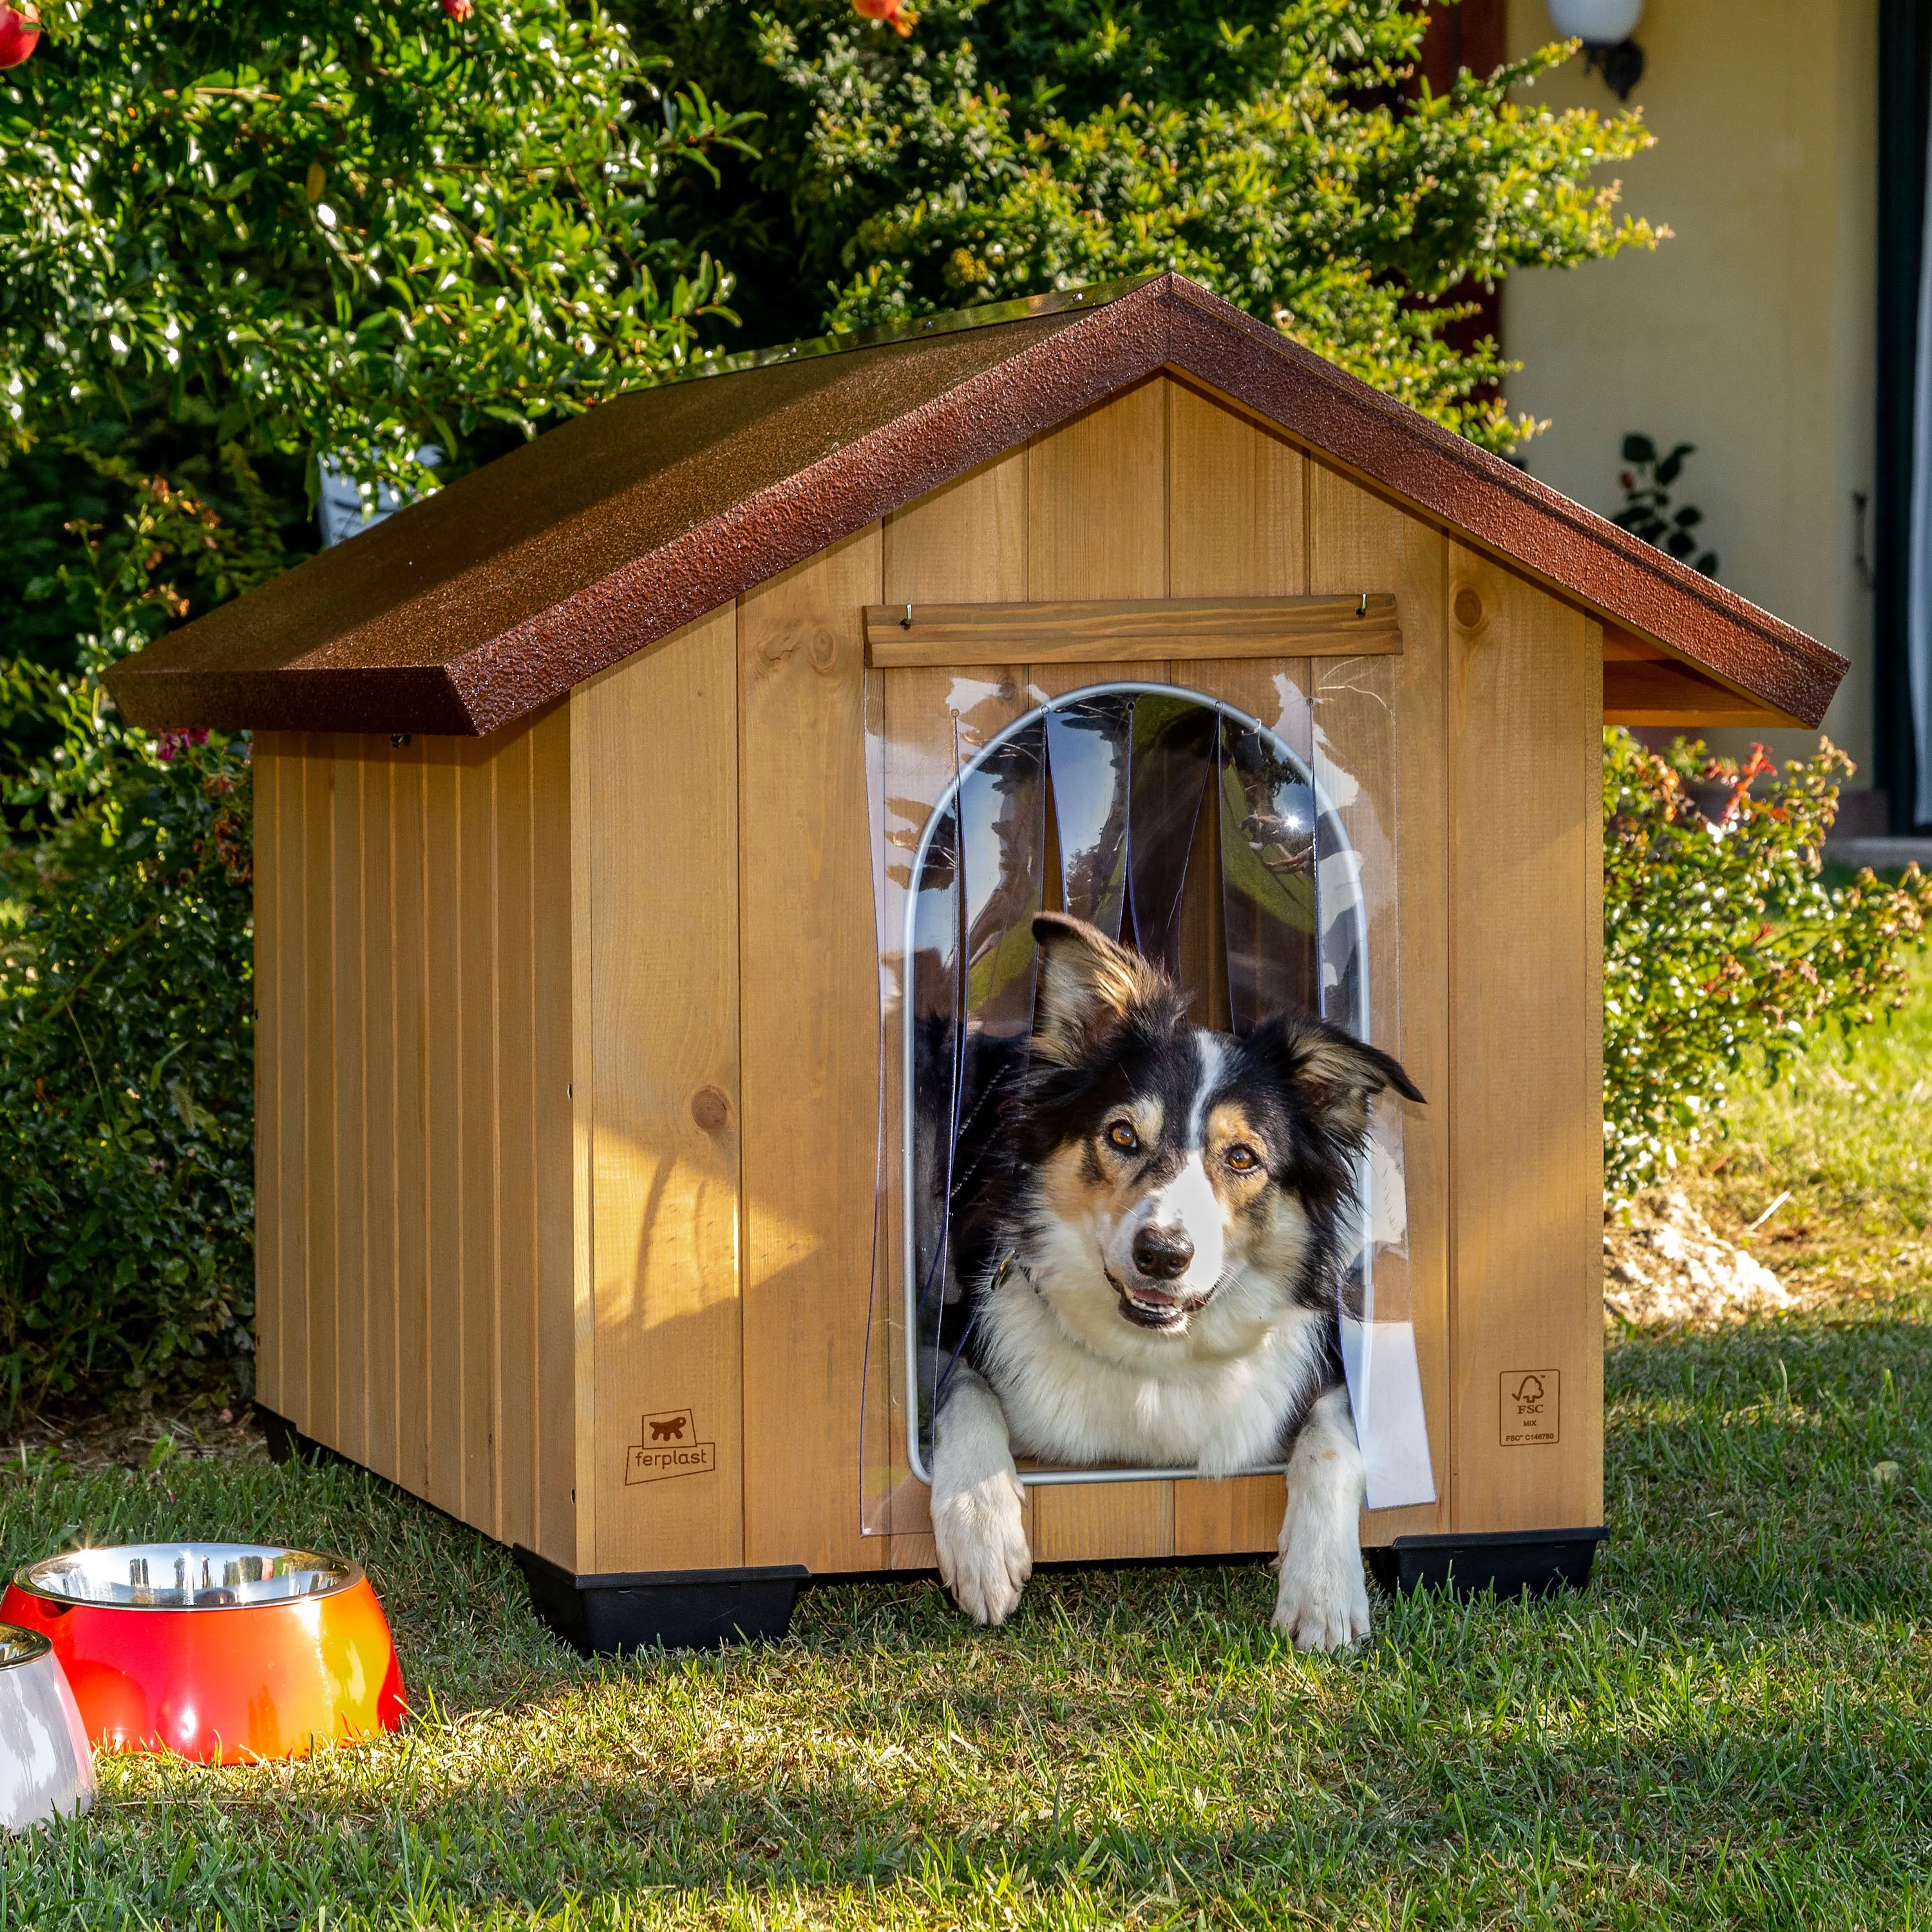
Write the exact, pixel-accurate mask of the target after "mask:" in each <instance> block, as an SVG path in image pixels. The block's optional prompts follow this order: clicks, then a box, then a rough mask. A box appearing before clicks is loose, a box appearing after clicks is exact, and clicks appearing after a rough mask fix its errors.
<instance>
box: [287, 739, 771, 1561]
mask: <svg viewBox="0 0 1932 1932" xmlns="http://www.w3.org/2000/svg"><path fill="white" fill-rule="evenodd" d="M539 746H541V754H540V753H539V749H538V748H539ZM256 756H257V763H258V766H259V769H258V771H257V786H258V795H257V853H258V863H259V865H260V874H259V882H258V887H257V892H258V900H259V907H258V913H257V960H258V969H257V970H258V992H257V1001H258V1005H259V1007H260V1031H259V1033H258V1037H257V1055H258V1067H257V1079H258V1083H259V1086H260V1099H259V1101H258V1155H257V1172H258V1189H259V1193H260V1217H261V1220H260V1232H259V1233H258V1240H257V1246H258V1253H259V1254H260V1262H259V1263H258V1266H259V1267H260V1271H261V1275H262V1278H263V1280H265V1281H266V1282H267V1283H268V1284H269V1292H267V1293H265V1294H261V1295H260V1307H261V1320H260V1341H259V1343H258V1349H259V1352H260V1356H261V1358H262V1361H261V1364H260V1367H258V1376H257V1380H258V1388H259V1389H260V1392H261V1395H262V1399H263V1401H264V1402H266V1403H269V1406H272V1407H274V1408H275V1409H278V1412H281V1413H283V1414H285V1415H287V1416H288V1417H289V1418H290V1421H293V1422H295V1423H296V1424H297V1425H298V1426H299V1427H301V1428H302V1430H303V1431H304V1432H305V1433H307V1434H310V1435H312V1436H315V1437H316V1438H317V1439H318V1440H319V1441H321V1442H325V1443H326V1444H327V1445H329V1447H331V1448H335V1449H338V1450H339V1451H341V1452H342V1453H343V1454H346V1455H347V1456H350V1457H353V1458H354V1459H355V1460H358V1461H359V1462H362V1463H365V1464H367V1465H368V1466H371V1467H373V1468H374V1469H378V1470H380V1471H381V1472H383V1473H384V1474H386V1475H392V1476H393V1477H394V1478H395V1479H396V1480H398V1481H400V1482H401V1483H402V1484H404V1487H407V1488H410V1489H411V1490H414V1491H416V1493H419V1494H421V1495H424V1496H428V1497H429V1498H430V1499H431V1500H432V1501H433V1502H437V1504H439V1505H440V1506H441V1507H443V1508H446V1509H448V1510H449V1511H451V1513H452V1514H457V1515H460V1516H461V1517H463V1519H464V1520H466V1521H468V1522H470V1523H473V1524H475V1526H476V1527H478V1528H479V1529H484V1530H485V1531H487V1532H490V1534H492V1535H499V1536H502V1537H503V1538H505V1539H506V1540H508V1539H511V1538H514V1539H516V1540H518V1541H526V1542H527V1541H534V1540H535V1539H537V1538H538V1536H539V1535H540V1534H541V1535H545V1536H547V1538H548V1544H549V1549H550V1553H552V1554H555V1555H558V1556H559V1557H560V1559H561V1560H564V1561H567V1562H572V1563H573V1564H574V1562H575V1561H576V1558H577V1550H576V1549H575V1547H574V1543H573V1541H571V1524H572V1520H573V1518H574V1503H573V1502H572V1499H571V1490H572V1488H573V1487H574V1481H575V1458H574V1445H573V1443H572V1442H571V1430H570V1427H569V1421H568V1418H569V1412H570V1407H571V1402H572V1400H573V1399H574V1398H573V1391H572V1386H571V1384H572V1379H573V1375H574V1367H575V1351H574V1344H573V1342H572V1339H571V1192H570V1169H569V1161H570V1151H569V1140H570V1107H571V1097H570V1088H571V1061H570V1051H571V1049H570V1028H571V1005H570V1000H571V986H570V967H569V947H570V930H571V910H570V876H569V866H570V858H569V853H570V826H569V808H568V786H569V763H568V760H569V720H568V707H567V706H558V707H553V709H552V710H551V711H550V712H548V713H547V714H545V715H543V716H540V717H539V718H537V719H535V720H532V721H531V723H530V724H528V725H526V726H525V727H522V728H520V729H519V730H514V731H512V732H509V733H504V734H502V736H500V737H499V738H498V739H493V740H485V741H480V742H457V741H454V740H451V739H427V740H423V741H420V742H416V743H414V744H412V743H410V742H408V741H407V740H405V741H403V742H394V741H392V740H389V739H383V738H377V737H360V738H358V737H354V736H347V735H342V736H305V737H292V738H286V739H284V738H281V737H278V736H277V734H275V733H263V734H262V736H261V739H260V743H259V745H258V747H257V754H256ZM727 879H728V880H729V881H730V892H731V893H732V894H733V895H735V879H734V878H732V877H730V874H729V873H728V871H727ZM506 1006H507V1007H508V1009H509V1010H510V1012H509V1017H508V1019H507V1020H506V1019H505V1007H506ZM546 1288H548V1290H549V1293H548V1297H547V1304H548V1305H547V1307H546V1294H545V1291H546ZM258 1292H259V1291H258ZM559 1323H560V1325H561V1333H560V1335H559ZM545 1403H547V1404H548V1406H549V1409H550V1412H551V1415H550V1422H549V1425H548V1426H549V1431H550V1442H549V1443H548V1444H547V1445H545V1443H544V1441H543V1439H542V1437H543V1431H544V1427H545V1425H544V1422H543V1421H542V1420H541V1418H540V1411H541V1409H542V1408H543V1406H544V1404H545ZM559 1411H560V1412H561V1415H562V1424H561V1426H559V1424H557V1422H556V1412H559ZM546 1451H547V1453H549V1454H550V1456H551V1457H552V1460H553V1463H554V1465H555V1466H554V1467H553V1468H552V1469H545V1468H544V1466H543V1463H542V1460H541V1459H542V1457H543V1456H544V1454H545V1453H546ZM540 1488H541V1490H542V1492H543V1494H544V1499H545V1500H544V1504H543V1508H544V1510H547V1512H548V1514H549V1517H550V1523H549V1525H548V1527H547V1530H544V1529H540V1525H539V1517H540V1510H539V1505H538V1491H539V1489H540Z"/></svg>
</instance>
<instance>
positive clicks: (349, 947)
mask: <svg viewBox="0 0 1932 1932" xmlns="http://www.w3.org/2000/svg"><path fill="white" fill-rule="evenodd" d="M362 772H363V759H362V743H361V741H360V740H359V739H356V738H353V737H351V736H347V735H346V734H345V735H344V736H339V737H338V738H337V739H336V740H335V760H334V769H333V771H332V774H331V778H330V805H331V808H332V809H331V814H330V817H331V824H330V844H331V853H332V856H331V862H330V871H331V874H332V883H333V886H334V888H335V931H334V935H333V944H334V953H333V957H332V959H331V962H330V966H331V976H332V984H333V986H334V989H335V1025H334V1028H333V1034H332V1037H333V1040H334V1044H335V1067H334V1069H333V1070H332V1076H331V1079H330V1082H329V1096H330V1100H331V1102H332V1105H333V1108H334V1111H335V1172H336V1175H337V1176H338V1184H337V1187H336V1193H335V1255H336V1289H335V1331H334V1335H333V1338H332V1339H333V1344H334V1351H335V1352H334V1357H333V1360H332V1363H331V1364H329V1365H328V1366H327V1367H324V1366H323V1364H322V1362H321V1361H320V1352H318V1354H317V1356H314V1357H311V1363H310V1373H311V1377H312V1378H313V1377H314V1376H316V1375H317V1373H321V1374H323V1375H325V1376H326V1375H329V1373H332V1374H333V1377H334V1383H335V1386H334V1388H332V1389H327V1388H323V1389H317V1388H315V1387H314V1385H313V1383H312V1384H311V1391H310V1412H311V1415H314V1416H317V1417H318V1418H327V1417H328V1416H329V1412H330V1409H331V1406H333V1409H334V1412H335V1433H334V1435H333V1436H331V1437H329V1441H330V1442H332V1444H333V1445H334V1446H335V1448H338V1449H340V1450H341V1451H342V1453H343V1454H344V1455H346V1456H351V1457H354V1458H355V1459H356V1460H357V1461H358V1462H362V1463H366V1462H367V1461H368V1454H369V1445H368V1433H369V1430H368V1423H369V1403H368V1370H369V1355H368V1336H367V1334H365V1313H366V1309H367V1303H368V1253H367V1247H366V1243H367V1238H368V1190H367V1188H366V1187H365V1185H364V1165H363V1133H364V1127H363V1098H364V1096H363V1068H362V1051H363V1028H364V1015H363V971H364V968H365V962H366V961H367V959H368V935H367V933H366V932H365V930H364V928H363V919H362V862H363V860H362V846H363V838H364V835H365V823H364V814H363V809H362Z"/></svg>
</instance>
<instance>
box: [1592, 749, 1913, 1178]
mask: <svg viewBox="0 0 1932 1932" xmlns="http://www.w3.org/2000/svg"><path fill="white" fill-rule="evenodd" d="M1851 769H1852V764H1851V760H1849V758H1847V757H1846V756H1845V755H1844V754H1843V752H1842V751H1839V750H1838V749H1837V748H1835V746H1833V745H1832V744H1831V743H1830V742H1829V740H1828V741H1826V743H1825V744H1824V745H1823V747H1822V748H1821V749H1820V751H1819V753H1818V754H1817V757H1814V758H1811V759H1810V760H1806V761H1804V762H1798V761H1793V763H1789V764H1787V765H1786V766H1784V768H1783V769H1782V770H1780V769H1777V768H1776V767H1775V766H1774V765H1773V764H1772V761H1771V760H1770V759H1769V757H1766V754H1765V751H1764V749H1763V747H1762V746H1761V745H1760V746H1759V747H1757V748H1755V749H1754V751H1753V754H1752V755H1751V757H1750V758H1749V759H1748V760H1746V761H1745V762H1744V763H1742V764H1740V763H1738V762H1737V761H1736V760H1731V759H1727V758H1719V757H1712V756H1711V755H1710V754H1709V753H1708V752H1707V751H1706V750H1705V748H1704V747H1703V745H1697V744H1687V743H1685V742H1682V741H1680V742H1679V743H1677V744H1676V745H1673V747H1672V748H1671V749H1670V751H1668V752H1667V753H1664V754H1657V753H1653V752H1651V751H1646V750H1645V749H1644V748H1643V745H1640V744H1639V743H1638V742H1637V739H1635V738H1634V737H1633V736H1631V734H1630V733H1628V732H1627V731H1622V730H1607V731H1606V732H1605V733H1604V1180H1605V1186H1606V1187H1607V1190H1608V1192H1609V1193H1610V1194H1611V1196H1613V1197H1615V1198H1618V1199H1622V1198H1627V1197H1628V1196H1629V1195H1631V1193H1634V1192H1635V1190H1637V1188H1639V1187H1643V1186H1645V1185H1646V1184H1649V1183H1650V1182H1652V1181H1655V1180H1656V1179H1657V1178H1658V1177H1659V1176H1660V1175H1661V1173H1662V1172H1664V1170H1666V1169H1668V1168H1670V1167H1672V1166H1675V1165H1676V1162H1677V1159H1678V1155H1679V1151H1680V1150H1682V1149H1686V1148H1692V1147H1695V1146H1697V1145H1700V1143H1702V1142H1703V1141H1704V1140H1705V1139H1706V1138H1707V1137H1708V1136H1710V1135H1711V1134H1712V1133H1715V1132H1718V1131H1720V1130H1721V1112H1722V1109H1723V1107H1724V1098H1725V1095H1726V1093H1727V1091H1728V1088H1729V1085H1730V1081H1731V1079H1733V1077H1734V1076H1736V1075H1737V1074H1738V1073H1740V1072H1741V1071H1742V1070H1745V1068H1747V1067H1760V1068H1761V1069H1762V1070H1763V1073H1764V1075H1765V1076H1766V1078H1768V1079H1775V1078H1776V1077H1777V1076H1778V1073H1779V1072H1780V1071H1781V1069H1782V1068H1783V1067H1784V1064H1785V1062H1786V1061H1787V1060H1788V1059H1789V1058H1790V1056H1791V1055H1793V1054H1794V1053H1796V1052H1797V1051H1798V1050H1799V1049H1800V1048H1801V1047H1802V1046H1803V1045H1804V1044H1805V1042H1806V1040H1807V1038H1808V1036H1810V1035H1811V1034H1813V1033H1814V1032H1815V1031H1817V1029H1819V1028H1825V1027H1832V1026H1835V1027H1836V1028H1838V1031H1839V1032H1840V1034H1841V1036H1842V1037H1843V1038H1844V1040H1846V1042H1847V1043H1849V1042H1850V1041H1851V1040H1852V1039H1853V1037H1855V1033H1856V1031H1857V1029H1858V1028H1861V1027H1868V1026H1870V1025H1872V1024H1873V1022H1875V1021H1876V1019H1878V1017H1879V1015H1880V1014H1881V1013H1887V1012H1889V1011H1891V1010H1894V1009H1895V1008H1897V1007H1898V1006H1899V1005H1900V1004H1901V1000H1902V988H1903V983H1904V978H1905V971H1904V968H1903V965H1901V963H1900V953H1902V952H1903V950H1904V949H1905V948H1906V947H1908V946H1922V945H1924V944H1925V943H1926V941H1927V931H1926V920H1927V916H1928V915H1932V880H1927V879H1925V878H1924V877H1921V874H1920V873H1919V871H1918V867H1917V866H1915V865H1913V866H1911V867H1909V868H1907V870H1906V874H1905V876H1904V877H1903V880H1901V882H1900V883H1899V884H1897V886H1887V885H1884V884H1882V883H1879V880H1877V879H1876V877H1874V876H1873V874H1872V873H1871V872H1870V871H1869V870H1867V871H1862V872H1861V873H1860V874H1858V878H1857V880H1855V882H1854V883H1852V884H1851V885H1849V886H1845V887H1843V888H1841V889H1838V890H1832V889H1828V888H1827V887H1826V886H1825V884H1824V883H1823V881H1822V880H1821V879H1820V876H1819V874H1820V870H1821V866H1820V857H1819V854H1820V852H1821V850H1823V845H1824V841H1825V831H1826V827H1827V826H1829V825H1830V823H1832V817H1833V816H1834V814H1835V812H1836V811H1837V808H1838V780H1839V779H1840V778H1842V777H1843V776H1845V775H1847V774H1848V773H1849V772H1850V771H1851ZM1694 784H1695V785H1697V786H1701V787H1705V788H1706V790H1707V791H1709V792H1715V793H1717V794H1718V799H1719V803H1718V815H1717V817H1715V820H1713V819H1712V818H1709V817H1706V814H1705V812H1704V811H1703V809H1702V808H1700V803H1699V800H1698V799H1697V796H1695V795H1694V792H1693V790H1692V787H1693V785H1694Z"/></svg>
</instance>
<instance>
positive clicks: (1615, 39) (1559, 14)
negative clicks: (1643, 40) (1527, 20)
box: [1550, 0, 1643, 101]
mask: <svg viewBox="0 0 1932 1932" xmlns="http://www.w3.org/2000/svg"><path fill="white" fill-rule="evenodd" d="M1550 19H1551V20H1553V22H1554V23H1556V31H1558V32H1559V34H1564V35H1565V36H1566V37H1568V38H1570V39H1572V40H1581V41H1582V42H1583V65H1584V66H1585V67H1586V68H1588V69H1589V71H1591V72H1592V73H1595V74H1601V75H1602V76H1603V77H1604V86H1607V88H1608V89H1610V92H1612V93H1613V94H1614V95H1616V97H1617V98H1618V99H1619V101H1628V99H1629V98H1630V95H1631V89H1632V88H1634V86H1636V85H1637V83H1638V82H1639V81H1640V80H1642V79H1643V48H1641V47H1640V46H1638V45H1637V43H1636V41H1634V40H1632V39H1631V34H1634V33H1635V32H1636V31H1637V23H1638V22H1639V21H1640V20H1642V19H1643V0H1550Z"/></svg>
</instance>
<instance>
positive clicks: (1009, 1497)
mask: <svg viewBox="0 0 1932 1932" xmlns="http://www.w3.org/2000/svg"><path fill="white" fill-rule="evenodd" d="M1025 1496H1026V1492H1025V1490H1024V1489H1022V1487H1021V1486H1020V1480H1019V1478H1018V1477H1017V1476H1016V1475H1014V1474H1013V1472H1012V1471H1011V1470H1010V1469H996V1470H995V1471H993V1472H992V1473H991V1474H990V1475H986V1476H983V1477H982V1478H980V1481H977V1483H974V1484H971V1485H969V1486H968V1487H967V1488H965V1489H963V1490H954V1491H953V1492H952V1493H950V1494H949V1495H947V1496H935V1497H934V1498H933V1499H932V1541H933V1544H934V1547H935V1548H936V1550H938V1555H939V1574H940V1575H941V1577H943V1578H944V1580H945V1583H946V1587H947V1589H949V1590H950V1591H951V1592H953V1601H954V1602H955V1603H956V1604H958V1605H959V1607H960V1608H961V1609H962V1610H964V1611H965V1613H966V1614H967V1615H968V1616H969V1617H971V1619H973V1621H974V1622H975V1623H976V1624H1003V1623H1004V1622H1006V1620H1007V1618H1009V1617H1010V1616H1012V1615H1013V1612H1014V1611H1015V1610H1016V1609H1017V1608H1018V1607H1019V1601H1020V1592H1021V1591H1022V1589H1025V1587H1026V1580H1027V1579H1028V1577H1031V1575H1032V1574H1033V1553H1032V1552H1031V1550H1028V1548H1027V1540H1026V1518H1025V1510H1024V1505H1025Z"/></svg>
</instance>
